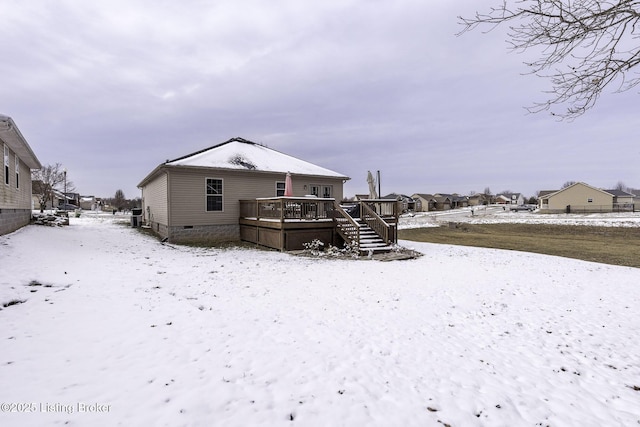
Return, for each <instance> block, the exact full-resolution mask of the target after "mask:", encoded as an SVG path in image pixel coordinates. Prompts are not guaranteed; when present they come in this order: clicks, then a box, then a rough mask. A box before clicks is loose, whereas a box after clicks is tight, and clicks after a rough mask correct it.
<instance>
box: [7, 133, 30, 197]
mask: <svg viewBox="0 0 640 427" xmlns="http://www.w3.org/2000/svg"><path fill="white" fill-rule="evenodd" d="M0 153H1V154H2V156H3V157H2V179H1V181H0V209H27V210H31V209H32V206H31V170H30V169H29V168H28V167H27V165H26V164H25V163H24V162H23V161H22V160H20V162H19V168H20V171H19V176H20V185H19V186H18V187H16V164H15V153H14V152H13V151H12V150H11V149H9V185H6V184H5V169H4V144H1V143H0Z"/></svg>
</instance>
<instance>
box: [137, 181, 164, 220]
mask: <svg viewBox="0 0 640 427" xmlns="http://www.w3.org/2000/svg"><path fill="white" fill-rule="evenodd" d="M167 186H168V180H167V174H166V173H160V174H158V176H156V178H155V179H154V180H153V181H151V182H149V183H147V184H146V185H145V186H144V187H143V188H142V214H143V215H144V218H145V220H146V221H149V222H153V223H158V224H163V225H169V212H168V201H167V194H168V189H167Z"/></svg>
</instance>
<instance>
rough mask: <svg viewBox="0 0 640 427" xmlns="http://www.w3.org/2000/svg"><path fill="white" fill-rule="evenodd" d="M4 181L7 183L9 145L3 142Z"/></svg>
mask: <svg viewBox="0 0 640 427" xmlns="http://www.w3.org/2000/svg"><path fill="white" fill-rule="evenodd" d="M4 183H5V185H9V147H7V144H4Z"/></svg>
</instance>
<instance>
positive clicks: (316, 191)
mask: <svg viewBox="0 0 640 427" xmlns="http://www.w3.org/2000/svg"><path fill="white" fill-rule="evenodd" d="M309 190H311V192H310V194H312V195H314V196H316V197H320V186H319V185H313V184H311V185H310V186H309Z"/></svg>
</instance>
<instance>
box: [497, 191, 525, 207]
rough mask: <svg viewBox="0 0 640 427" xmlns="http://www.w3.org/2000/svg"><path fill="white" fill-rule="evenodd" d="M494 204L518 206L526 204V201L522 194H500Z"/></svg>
mask: <svg viewBox="0 0 640 427" xmlns="http://www.w3.org/2000/svg"><path fill="white" fill-rule="evenodd" d="M496 203H498V204H505V205H517V206H520V205H524V204H525V203H526V199H525V198H524V196H523V195H522V193H500V194H498V195H497V196H496Z"/></svg>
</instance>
